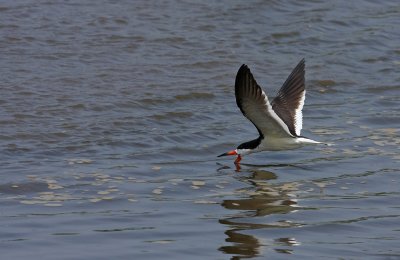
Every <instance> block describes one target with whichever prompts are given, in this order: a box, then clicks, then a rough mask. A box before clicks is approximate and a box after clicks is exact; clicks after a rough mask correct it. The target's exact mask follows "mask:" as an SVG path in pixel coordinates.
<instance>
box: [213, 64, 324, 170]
mask: <svg viewBox="0 0 400 260" xmlns="http://www.w3.org/2000/svg"><path fill="white" fill-rule="evenodd" d="M304 67H305V60H304V59H302V60H301V61H300V62H299V64H297V66H296V67H295V68H294V69H293V71H292V73H290V75H289V77H288V78H287V79H286V81H285V83H283V86H282V87H281V89H280V90H279V92H278V94H277V96H276V97H275V98H274V99H273V100H272V102H271V103H270V102H269V100H268V97H267V95H266V94H265V92H264V91H263V90H262V89H261V87H260V86H259V85H258V84H257V82H256V80H255V79H254V77H253V74H252V73H251V72H250V69H249V68H248V67H247V66H246V65H245V64H243V65H242V66H241V67H240V69H239V71H238V73H237V75H236V80H235V96H236V104H237V106H238V107H239V109H240V111H242V113H243V115H244V116H245V117H246V118H247V119H249V120H250V121H251V122H252V123H253V124H254V126H255V127H256V128H257V130H258V133H259V137H258V138H257V139H254V140H251V141H248V142H245V143H242V144H241V145H239V146H238V147H237V148H236V149H235V150H232V151H229V152H227V153H223V154H221V155H219V156H218V157H221V156H226V155H237V158H236V160H235V164H236V165H238V164H239V162H240V160H241V159H242V156H243V155H246V154H250V153H256V152H261V151H281V150H290V149H296V148H300V147H302V146H304V145H310V144H321V142H317V141H314V140H311V139H308V138H306V137H304V136H301V135H300V131H301V129H302V127H303V114H302V109H303V105H304V99H305V95H306V90H305V79H304V74H305V71H304Z"/></svg>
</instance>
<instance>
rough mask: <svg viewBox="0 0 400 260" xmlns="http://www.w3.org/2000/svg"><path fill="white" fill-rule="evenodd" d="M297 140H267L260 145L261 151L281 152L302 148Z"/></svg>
mask: <svg viewBox="0 0 400 260" xmlns="http://www.w3.org/2000/svg"><path fill="white" fill-rule="evenodd" d="M302 146H303V145H302V144H301V143H299V142H297V140H296V138H266V139H264V140H263V141H262V142H261V144H260V145H259V147H258V149H259V151H281V150H291V149H297V148H300V147H302Z"/></svg>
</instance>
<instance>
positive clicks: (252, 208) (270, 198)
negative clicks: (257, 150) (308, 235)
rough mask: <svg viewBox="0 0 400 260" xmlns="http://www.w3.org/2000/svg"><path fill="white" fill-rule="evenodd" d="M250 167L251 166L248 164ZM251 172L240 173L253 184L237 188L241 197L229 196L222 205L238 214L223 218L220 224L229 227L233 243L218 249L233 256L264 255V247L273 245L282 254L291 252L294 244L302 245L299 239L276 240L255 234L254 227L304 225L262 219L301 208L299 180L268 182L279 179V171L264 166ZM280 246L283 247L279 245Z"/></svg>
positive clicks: (241, 178)
mask: <svg viewBox="0 0 400 260" xmlns="http://www.w3.org/2000/svg"><path fill="white" fill-rule="evenodd" d="M247 166H248V165H247ZM249 172H250V173H251V175H249V176H245V177H244V176H243V175H240V176H238V177H237V178H238V179H239V180H240V181H242V182H246V183H249V184H251V186H250V187H249V188H247V189H245V190H243V189H240V190H237V191H236V193H237V194H240V195H241V198H238V199H228V200H224V201H223V202H222V203H221V206H223V207H224V208H226V209H228V210H233V211H235V213H234V214H233V215H230V216H229V217H227V218H222V219H220V220H219V223H220V224H222V225H224V226H226V231H225V234H226V236H227V238H226V240H225V241H226V242H228V243H230V244H231V245H226V246H222V247H220V248H219V249H218V250H220V251H222V252H224V253H225V254H229V255H233V256H232V258H231V259H242V258H253V257H257V256H260V255H262V251H263V248H265V247H268V246H272V247H274V250H275V251H276V252H278V253H285V254H291V253H292V249H291V247H292V246H294V245H299V244H300V243H299V242H297V241H296V239H295V238H289V237H282V238H275V239H271V240H269V239H266V238H263V239H260V238H257V237H256V236H255V235H251V234H249V233H251V231H252V230H259V229H270V228H272V229H273V228H288V227H295V226H300V224H297V223H293V222H290V221H285V220H278V221H271V222H268V221H262V223H260V219H262V220H265V219H266V218H267V217H268V216H273V215H275V214H279V215H280V214H286V213H289V212H292V211H294V210H296V209H298V208H296V206H297V202H296V199H295V196H294V195H293V193H294V192H296V191H297V190H298V189H297V187H298V186H299V184H298V183H296V182H293V183H283V184H282V183H280V184H271V183H268V181H271V180H276V179H277V178H278V177H277V175H276V174H275V173H273V172H270V171H265V170H260V169H253V170H249ZM278 247H279V248H278Z"/></svg>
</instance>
